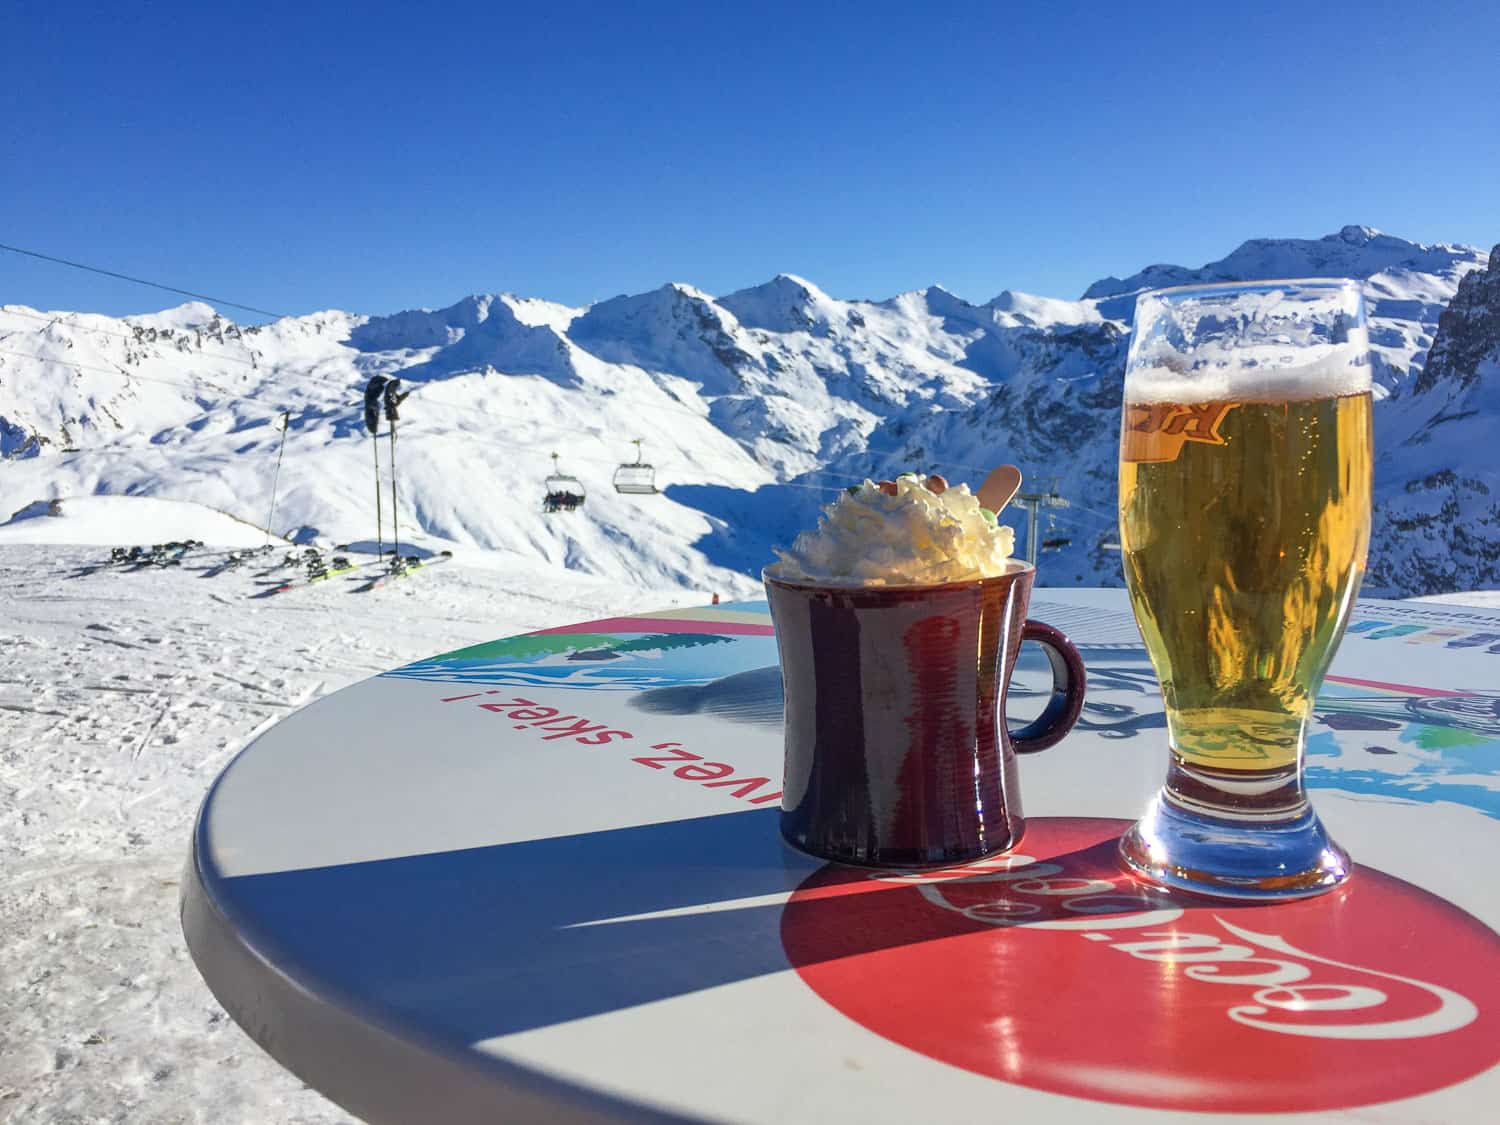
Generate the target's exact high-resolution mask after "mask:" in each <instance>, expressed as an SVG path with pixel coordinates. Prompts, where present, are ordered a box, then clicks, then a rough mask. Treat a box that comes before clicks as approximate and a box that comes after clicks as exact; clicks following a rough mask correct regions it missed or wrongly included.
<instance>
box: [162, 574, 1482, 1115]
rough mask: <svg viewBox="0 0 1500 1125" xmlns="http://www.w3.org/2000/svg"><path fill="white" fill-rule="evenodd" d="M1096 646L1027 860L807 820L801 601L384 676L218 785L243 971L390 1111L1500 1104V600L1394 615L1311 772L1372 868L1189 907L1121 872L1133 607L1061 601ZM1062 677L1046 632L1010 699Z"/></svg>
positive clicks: (234, 941) (242, 996) (1031, 780)
mask: <svg viewBox="0 0 1500 1125" xmlns="http://www.w3.org/2000/svg"><path fill="white" fill-rule="evenodd" d="M1031 616H1032V617H1034V618H1038V619H1041V620H1044V621H1048V622H1050V623H1051V624H1053V625H1056V626H1058V627H1059V628H1061V629H1062V630H1063V631H1064V632H1066V633H1068V634H1069V635H1070V636H1071V637H1072V639H1073V640H1074V642H1075V643H1076V644H1077V645H1078V646H1079V648H1080V650H1081V651H1082V653H1083V655H1084V658H1085V661H1086V663H1087V666H1088V669H1089V689H1088V703H1087V706H1086V708H1085V711H1084V714H1083V718H1082V720H1081V721H1080V723H1079V726H1078V728H1077V729H1076V730H1075V732H1074V733H1073V734H1072V735H1071V736H1069V737H1068V738H1067V739H1065V740H1064V741H1063V742H1062V743H1061V745H1059V746H1058V747H1056V748H1054V749H1052V750H1050V751H1047V752H1046V753H1043V754H1040V755H1034V756H1030V757H1028V758H1027V759H1026V760H1024V761H1023V762H1022V763H1021V778H1022V790H1023V797H1024V801H1025V811H1026V814H1027V817H1028V826H1027V834H1026V837H1025V838H1024V839H1023V840H1022V842H1021V844H1020V846H1019V848H1017V849H1016V851H1015V853H1014V854H1011V855H1008V856H1000V857H993V858H992V859H990V860H988V861H985V862H982V863H980V864H976V865H972V866H971V867H969V868H965V869H962V870H960V871H950V872H946V873H926V874H920V875H911V876H905V877H903V876H900V875H881V874H879V873H872V872H868V871H860V870H854V869H848V868H840V867H835V866H825V865H822V864H820V863H819V862H817V861H815V860H813V859H810V858H808V857H806V856H804V855H801V854H799V853H797V852H795V851H793V850H791V849H789V848H787V847H786V846H784V845H783V844H782V842H781V840H780V838H779V836H778V833H777V813H778V807H779V793H778V790H779V778H780V771H781V726H780V721H781V718H780V716H781V712H780V708H781V697H780V680H779V674H778V671H777V661H776V647H775V638H774V636H773V633H772V628H771V624H770V619H769V617H768V615H767V611H766V606H765V604H764V603H763V602H762V603H739V604H734V605H725V606H715V607H712V608H708V607H705V608H702V609H691V610H674V611H671V612H666V613H655V614H645V615H640V616H633V617H620V618H612V619H608V620H603V621H593V622H588V623H586V624H580V625H575V626H567V627H564V628H559V629H549V630H544V631H542V632H540V633H535V634H530V635H527V636H523V637H515V638H510V639H506V640H500V641H496V642H493V643H490V644H482V645H477V646H473V647H471V648H467V649H463V650H460V651H458V652H454V653H449V654H447V655H444V656H439V657H435V658H433V659H430V660H423V661H419V662H418V663H415V664H411V665H408V666H406V667H404V668H400V669H397V670H395V671H392V672H388V673H386V674H384V675H380V676H377V677H374V678H373V679H370V680H367V681H365V682H363V683H360V684H357V685H355V686H353V687H350V688H348V689H346V690H344V691H341V692H339V693H337V694H336V695H333V696H331V697H329V698H327V699H324V700H321V701H319V702H317V703H315V704H313V705H311V706H309V707H307V708H306V709H304V710H302V711H300V712H298V713H297V714H295V715H293V716H291V717H290V718H288V719H287V720H285V721H284V722H282V723H280V724H279V725H277V726H276V727H274V728H273V729H271V730H269V731H267V732H266V733H265V734H263V735H262V736H261V737H259V738H258V739H256V740H255V742H254V743H252V744H251V745H250V746H249V747H247V748H246V749H245V751H244V752H243V753H241V754H240V755H239V756H238V757H237V758H236V759H235V760H234V761H233V762H232V763H231V764H230V765H229V767H228V768H227V769H226V770H225V771H224V772H223V774H222V775H221V776H220V777H219V778H218V780H217V781H216V782H215V783H214V785H213V787H212V789H211V790H210V791H209V793H208V795H207V797H206V798H205V800H204V803H203V807H202V810H201V812H200V815H199V818H198V823H197V826H196V830H195V833H194V837H193V844H192V855H191V858H190V860H189V864H188V872H187V877H186V878H185V879H184V881H183V896H182V923H183V929H184V932H185V934H186V936H187V941H188V945H189V948H190V949H191V951H192V955H193V957H194V959H195V960H196V962H197V965H198V967H199V969H200V971H201V972H202V974H203V976H204V978H205V979H206V980H207V982H208V984H209V986H210V987H211V988H212V989H213V991H214V994H215V995H216V996H217V997H218V999H219V1000H220V1002H222V1003H223V1005H224V1007H225V1008H226V1009H227V1010H228V1011H229V1013H230V1014H231V1015H232V1016H233V1017H234V1018H235V1019H236V1020H237V1021H238V1022H239V1023H240V1025H241V1026H243V1027H244V1028H245V1030H246V1031H248V1032H249V1033H250V1035H251V1036H252V1037H254V1038H255V1040H256V1041H257V1042H258V1043H259V1044H260V1045H261V1046H263V1047H264V1048H265V1049H266V1050H267V1051H269V1052H270V1053H271V1054H272V1055H273V1056H274V1057H275V1058H277V1059H278V1060H279V1061H281V1062H282V1063H283V1064H284V1065H285V1066H287V1067H288V1068H289V1069H291V1070H292V1071H293V1072H295V1073H296V1074H297V1075H299V1076H300V1077H301V1078H303V1079H304V1080H305V1081H307V1082H308V1083H310V1084H311V1085H312V1086H314V1087H316V1088H317V1089H319V1090H321V1091H322V1092H324V1093H325V1094H327V1095H328V1096H329V1097H331V1098H332V1099H334V1100H335V1101H337V1102H338V1103H340V1104H341V1105H343V1106H344V1107H346V1108H347V1109H349V1110H350V1111H351V1112H353V1113H355V1114H357V1115H359V1116H361V1117H363V1118H365V1119H366V1120H369V1121H372V1122H439V1121H442V1122H450V1121H451V1122H493V1121H500V1120H538V1119H546V1120H580V1121H582V1120H595V1119H602V1120H619V1119H672V1120H676V1119H682V1120H703V1119H708V1120H730V1121H784V1120H812V1119H817V1120H832V1119H845V1118H847V1119H851V1120H859V1121H862V1122H869V1121H891V1122H898V1121H899V1122H906V1121H913V1120H919V1119H927V1118H931V1117H935V1116H942V1117H944V1118H947V1119H952V1120H979V1119H981V1118H982V1119H1010V1120H1033V1119H1045V1120H1051V1121H1095V1120H1098V1121H1106V1120H1107V1121H1122V1122H1123V1121H1147V1120H1151V1121H1155V1120H1160V1119H1161V1118H1162V1116H1163V1113H1162V1111H1164V1110H1170V1111H1175V1112H1176V1113H1177V1114H1181V1115H1189V1114H1199V1115H1208V1114H1214V1115H1218V1114H1221V1113H1224V1112H1234V1113H1237V1114H1240V1115H1242V1116H1245V1115H1248V1116H1249V1117H1250V1118H1252V1119H1253V1118H1254V1117H1256V1116H1257V1115H1260V1114H1267V1115H1269V1114H1278V1113H1285V1112H1291V1111H1299V1110H1304V1111H1318V1112H1320V1113H1322V1114H1323V1115H1324V1117H1325V1118H1327V1117H1334V1118H1338V1117H1340V1116H1343V1117H1345V1119H1347V1120H1350V1121H1353V1120H1358V1121H1361V1122H1372V1121H1374V1122H1408V1121H1412V1122H1414V1121H1438V1120H1460V1119H1463V1120H1478V1119H1481V1118H1483V1117H1484V1116H1486V1114H1487V1113H1488V1112H1489V1109H1488V1108H1486V1107H1493V1104H1494V1103H1495V1102H1496V1101H1497V1100H1500V1066H1497V1063H1500V939H1497V935H1496V932H1495V927H1496V926H1497V925H1500V874H1497V862H1500V694H1497V692H1496V691H1495V688H1496V686H1497V685H1500V613H1496V612H1493V611H1488V612H1487V611H1484V610H1477V609H1468V608H1465V607H1460V606H1451V605H1431V604H1419V603H1397V602H1377V601H1362V602H1360V603H1359V605H1358V607H1357V609H1356V611H1355V614H1354V619H1353V621H1352V623H1351V627H1350V631H1349V633H1348V634H1347V636H1346V637H1345V640H1344V642H1343V645H1342V647H1341V649H1340V651H1339V654H1338V658H1337V660H1336V661H1335V664H1334V668H1333V672H1332V674H1331V675H1330V676H1329V677H1328V681H1327V684H1326V685H1325V689H1324V691H1323V693H1322V695H1321V696H1320V697H1319V704H1318V708H1317V719H1316V721H1315V722H1314V724H1313V727H1312V730H1311V733H1310V737H1309V742H1308V759H1307V760H1308V777H1309V781H1310V784H1311V785H1312V786H1313V787H1314V789H1315V792H1314V800H1315V803H1316V805H1317V807H1318V810H1319V812H1320V814H1321V815H1322V817H1323V819H1324V821H1325V823H1326V824H1327V825H1328V827H1329V829H1330V831H1331V832H1332V833H1333V835H1334V836H1335V838H1336V839H1338V840H1339V841H1340V842H1341V843H1343V844H1344V845H1345V846H1346V847H1347V848H1348V849H1349V851H1350V853H1351V854H1352V855H1353V856H1354V858H1355V859H1356V860H1357V861H1358V863H1359V864H1360V865H1361V867H1360V870H1359V871H1358V872H1357V873H1356V877H1355V878H1354V879H1353V880H1351V882H1350V884H1349V885H1348V887H1346V888H1343V889H1341V890H1340V891H1337V892H1335V893H1334V894H1331V895H1328V896H1325V897H1323V898H1318V899H1312V900H1305V901H1303V902H1298V903H1291V904H1283V905H1279V906H1270V907H1267V906H1254V907H1244V906H1238V905H1227V904H1225V903H1222V902H1215V901H1211V900H1192V899H1185V898H1182V897H1178V898H1175V899H1174V898H1170V897H1168V896H1166V895H1165V894H1164V893H1161V892H1156V891H1154V890H1152V889H1149V888H1144V887H1141V886H1139V885H1137V884H1135V883H1133V882H1131V881H1130V880H1129V879H1127V878H1126V877H1125V876H1124V875H1122V874H1121V873H1120V872H1119V871H1118V869H1117V868H1116V867H1115V866H1114V865H1113V861H1112V848H1113V841H1114V839H1115V838H1116V837H1118V835H1119V833H1120V831H1122V830H1123V828H1124V827H1125V826H1126V825H1127V824H1128V822H1129V821H1130V820H1132V819H1133V818H1134V817H1136V816H1137V815H1139V814H1140V812H1141V811H1142V810H1143V809H1144V808H1145V805H1146V803H1147V801H1148V799H1149V798H1150V797H1151V795H1152V794H1153V793H1154V792H1155V790H1156V788H1157V787H1158V786H1159V785H1160V783H1161V780H1162V777H1163V774H1164V769H1165V751H1164V745H1165V742H1164V720H1163V716H1162V712H1161V705H1160V696H1159V693H1158V690H1157V687H1156V683H1155V680H1154V678H1153V676H1152V673H1151V668H1150V665H1149V663H1148V662H1147V659H1146V656H1145V653H1144V650H1143V649H1142V647H1141V644H1140V639H1139V634H1138V633H1137V631H1136V628H1135V624H1134V621H1133V619H1132V618H1131V616H1130V613H1129V609H1128V606H1127V604H1126V602H1125V599H1124V596H1123V593H1122V592H1121V591H1118V590H1069V589H1040V590H1037V591H1036V593H1035V594H1034V596H1033V604H1032V607H1031ZM1045 687H1046V672H1045V661H1042V660H1040V659H1038V660H1036V661H1035V662H1034V663H1033V662H1032V661H1031V660H1029V659H1028V658H1026V657H1025V655H1024V654H1023V660H1022V665H1021V667H1020V668H1019V669H1018V671H1017V674H1016V678H1015V681H1014V683H1013V686H1012V692H1011V700H1010V704H1009V706H1010V710H1011V714H1012V715H1013V716H1014V717H1017V718H1019V717H1022V715H1023V712H1025V710H1026V709H1027V708H1028V707H1032V708H1035V707H1036V706H1037V700H1038V699H1039V698H1042V693H1043V691H1044V689H1045Z"/></svg>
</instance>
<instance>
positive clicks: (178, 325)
mask: <svg viewBox="0 0 1500 1125" xmlns="http://www.w3.org/2000/svg"><path fill="white" fill-rule="evenodd" d="M122 319H123V320H124V321H125V322H126V323H127V324H139V325H140V326H141V327H142V328H156V329H162V328H173V329H178V330H181V329H184V328H185V329H189V330H191V329H194V328H203V327H205V326H207V325H210V324H212V323H214V322H215V321H220V322H227V318H226V317H223V316H220V315H219V312H218V310H216V309H215V308H214V307H213V306H212V305H209V304H205V303H204V302H203V301H185V302H183V303H182V304H180V305H178V306H176V307H175V308H170V309H163V310H162V311H161V312H155V313H142V314H140V315H139V316H127V317H123V318H122Z"/></svg>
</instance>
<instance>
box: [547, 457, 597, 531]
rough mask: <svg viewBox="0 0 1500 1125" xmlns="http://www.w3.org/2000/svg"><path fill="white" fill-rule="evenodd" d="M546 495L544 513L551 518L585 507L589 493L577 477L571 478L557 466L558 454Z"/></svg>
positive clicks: (548, 481) (553, 464) (553, 459)
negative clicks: (556, 513) (557, 514)
mask: <svg viewBox="0 0 1500 1125" xmlns="http://www.w3.org/2000/svg"><path fill="white" fill-rule="evenodd" d="M545 484H546V489H547V492H546V495H545V496H543V497H542V511H544V512H546V513H547V514H548V515H549V516H550V515H552V514H553V513H555V512H571V511H574V510H576V509H578V508H581V507H583V502H584V499H585V498H586V497H587V495H588V494H587V493H586V492H584V490H583V485H582V483H581V482H580V481H579V480H578V478H577V477H570V476H568V475H567V474H566V473H564V472H562V470H560V469H559V468H558V466H557V454H556V453H554V454H553V455H552V475H551V476H549V477H548V478H547V480H546V482H545Z"/></svg>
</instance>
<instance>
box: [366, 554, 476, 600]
mask: <svg viewBox="0 0 1500 1125" xmlns="http://www.w3.org/2000/svg"><path fill="white" fill-rule="evenodd" d="M451 558H453V552H452V551H443V552H441V553H440V554H436V555H430V556H428V557H427V558H425V559H424V558H421V557H420V556H418V555H408V556H407V557H406V558H404V559H403V558H395V559H391V560H390V561H389V562H388V563H387V565H386V568H385V570H383V571H382V572H381V573H379V574H377V575H375V576H374V577H373V578H370V579H369V580H368V581H365V582H362V583H360V584H359V585H358V586H356V587H354V592H355V593H356V594H363V593H367V592H369V591H370V590H378V589H380V588H381V587H382V586H384V585H386V584H387V583H388V582H391V581H394V580H395V579H397V578H407V577H409V576H410V575H413V574H415V573H416V572H417V571H419V570H430V569H432V568H433V567H435V566H437V564H438V563H444V562H447V561H449V560H450V559H451Z"/></svg>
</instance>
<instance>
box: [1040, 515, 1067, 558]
mask: <svg viewBox="0 0 1500 1125" xmlns="http://www.w3.org/2000/svg"><path fill="white" fill-rule="evenodd" d="M1047 532H1048V534H1047V538H1045V539H1043V540H1042V550H1044V551H1060V550H1062V549H1063V548H1064V547H1066V546H1068V545H1069V544H1071V543H1072V542H1073V539H1072V537H1071V536H1068V535H1058V534H1057V518H1056V517H1055V516H1053V514H1052V513H1051V512H1048V513H1047Z"/></svg>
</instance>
